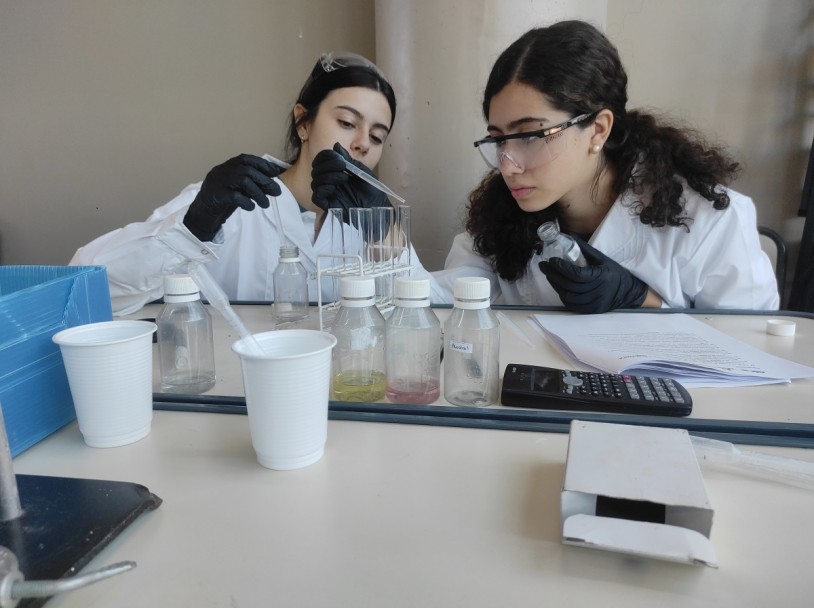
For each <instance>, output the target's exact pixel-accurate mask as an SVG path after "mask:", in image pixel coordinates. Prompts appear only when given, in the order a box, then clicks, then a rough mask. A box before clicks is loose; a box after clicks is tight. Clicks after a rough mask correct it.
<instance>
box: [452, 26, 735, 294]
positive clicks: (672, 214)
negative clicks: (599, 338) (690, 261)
mask: <svg viewBox="0 0 814 608" xmlns="http://www.w3.org/2000/svg"><path fill="white" fill-rule="evenodd" d="M513 82H519V83H522V84H525V85H529V86H531V87H534V88H535V89H537V90H538V91H540V92H541V93H542V94H543V95H545V97H546V99H547V100H548V101H549V103H551V104H552V106H553V107H554V108H556V109H557V110H561V111H563V112H566V113H568V114H570V115H571V116H578V115H580V114H586V113H596V112H598V111H600V110H603V109H608V110H610V111H611V112H612V113H613V118H614V121H613V128H612V130H611V133H610V135H609V137H608V139H607V141H606V142H605V146H604V149H603V150H604V152H603V159H602V161H601V163H600V167H599V172H598V174H597V176H596V180H595V182H594V185H595V186H596V183H597V181H598V179H599V175H600V174H601V173H602V172H603V171H604V170H606V169H607V168H608V166H611V167H612V168H613V170H614V175H615V179H614V182H613V184H612V187H613V191H614V192H615V193H616V194H617V195H619V194H621V193H622V192H624V191H626V190H631V191H632V192H634V193H635V194H636V195H639V198H638V199H637V200H636V202H635V203H634V208H635V209H636V211H637V213H638V214H639V219H640V220H641V222H642V223H643V224H648V225H650V226H654V227H657V226H678V227H683V228H684V229H686V230H689V225H688V218H686V217H685V216H684V199H683V192H684V184H683V182H682V180H684V181H685V182H686V184H687V185H688V186H689V187H690V188H692V189H693V190H695V191H696V192H698V193H699V194H700V195H701V196H703V197H704V198H705V199H707V200H709V201H710V202H711V203H712V205H713V207H714V208H715V209H725V208H726V207H727V206H728V205H729V196H728V195H727V194H726V191H725V190H724V188H723V187H722V186H725V185H728V184H729V183H730V182H731V180H732V179H733V178H734V177H735V175H736V174H737V172H738V171H739V170H740V166H739V165H738V163H737V162H735V161H734V160H733V159H732V158H731V157H730V156H729V155H728V154H727V153H726V152H725V151H724V150H723V149H721V148H719V147H715V146H712V145H710V144H708V143H707V142H706V141H705V140H704V138H703V137H702V136H701V135H700V134H699V133H698V132H696V131H694V130H692V129H686V128H680V127H678V126H674V125H670V124H668V123H667V122H666V121H665V120H663V119H657V118H656V117H655V116H653V115H652V114H648V113H645V112H641V111H631V112H628V111H627V109H626V106H627V74H626V73H625V69H624V67H623V66H622V62H621V60H620V59H619V53H618V52H617V50H616V48H615V47H614V46H613V45H612V44H611V43H610V41H609V40H608V39H607V38H606V37H605V36H604V34H602V33H601V32H600V31H599V30H597V29H596V28H595V27H594V26H592V25H590V24H588V23H585V22H582V21H562V22H559V23H556V24H554V25H551V26H549V27H544V28H536V29H533V30H530V31H529V32H527V33H526V34H524V35H523V36H522V37H520V38H519V39H518V40H517V41H515V42H514V43H513V44H512V45H511V46H509V47H508V48H507V49H506V50H505V51H503V53H502V54H501V55H500V57H498V59H497V61H496V62H495V65H494V67H493V68H492V72H491V74H490V75H489V80H488V81H487V84H486V88H485V90H484V94H483V115H484V117H485V118H486V119H487V121H488V118H489V106H490V103H491V100H492V98H493V97H494V96H495V95H496V94H498V93H499V92H500V91H501V90H503V88H504V87H506V86H507V85H508V84H510V83H513ZM591 122H592V120H591V121H586V122H584V123H581V124H579V125H576V126H575V127H572V128H580V129H584V128H587V127H588V126H589V125H590V124H591ZM634 172H635V173H634ZM645 193H646V194H645ZM467 212H468V213H467V221H466V230H467V232H469V233H470V234H471V235H472V237H473V239H474V245H475V251H476V252H477V253H479V254H481V255H483V256H485V257H487V258H491V259H492V261H493V264H494V267H495V271H496V272H497V273H498V274H499V275H500V276H501V277H502V278H504V279H506V280H516V279H518V278H520V277H521V276H522V275H523V274H524V272H525V271H526V268H527V264H528V260H529V258H530V257H531V255H532V252H533V250H534V247H535V245H536V244H537V235H536V230H537V227H538V226H539V225H540V223H542V222H543V221H545V220H550V219H553V218H555V217H556V216H557V208H556V206H552V207H549V208H547V209H545V210H543V211H538V212H534V213H526V212H524V211H522V210H521V209H520V208H519V207H518V205H517V203H516V202H515V200H514V199H513V198H512V196H511V194H510V192H509V189H508V187H507V186H506V184H505V182H504V181H503V178H502V176H501V175H500V173H498V172H497V171H492V172H491V173H489V174H488V175H487V176H486V177H485V178H484V179H483V181H482V182H481V183H480V185H479V186H478V187H477V188H476V189H475V190H474V191H473V192H472V193H471V194H470V196H469V205H468V207H467Z"/></svg>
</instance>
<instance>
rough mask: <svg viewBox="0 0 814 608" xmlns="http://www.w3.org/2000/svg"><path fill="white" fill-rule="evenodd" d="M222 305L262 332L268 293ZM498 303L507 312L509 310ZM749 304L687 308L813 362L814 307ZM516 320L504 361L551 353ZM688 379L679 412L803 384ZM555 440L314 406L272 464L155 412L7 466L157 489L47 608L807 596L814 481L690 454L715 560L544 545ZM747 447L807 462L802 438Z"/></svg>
mask: <svg viewBox="0 0 814 608" xmlns="http://www.w3.org/2000/svg"><path fill="white" fill-rule="evenodd" d="M238 311H239V313H240V314H241V316H242V317H243V318H244V320H245V321H246V322H247V323H248V324H249V325H250V326H251V328H252V329H253V330H254V331H260V330H263V329H270V328H271V323H272V321H271V317H270V311H269V309H268V307H265V306H249V307H239V310H238ZM151 312H152V314H150V313H151ZM438 312H439V316H445V315H446V313H447V312H448V311H446V310H439V311H438ZM154 313H155V309H153V310H152V311H151V310H150V309H148V310H146V311H142V312H141V314H140V315H135V316H142V317H143V316H154ZM511 314H512V318H513V319H515V321H517V322H518V323H523V322H524V317H525V315H527V314H528V312H521V311H512V313H511ZM765 319H766V318H765V317H761V316H759V315H755V316H737V315H731V316H725V315H710V316H709V318H707V317H706V316H704V317H703V320H704V321H706V322H709V323H711V324H713V325H714V326H715V327H718V328H719V329H721V330H723V331H725V332H727V333H731V334H732V335H735V336H736V337H738V338H740V339H743V340H744V341H746V342H749V343H751V344H753V345H755V346H758V347H760V348H765V349H766V350H768V351H770V352H773V353H775V354H779V355H781V356H787V357H789V358H793V359H794V360H796V361H798V362H800V363H805V364H808V365H812V364H814V320H811V319H808V318H795V320H796V321H797V323H798V327H797V335H796V337H795V338H793V339H776V338H775V337H768V336H766V335H765V333H764V331H763V328H764V326H765ZM528 335H529V337H531V338H532V339H533V340H534V348H529V347H527V346H526V345H525V344H523V342H522V341H521V340H520V339H519V338H517V337H516V336H513V335H512V334H510V333H508V332H504V333H503V334H502V346H501V360H502V363H503V364H505V363H506V362H509V361H511V362H517V363H537V364H547V365H554V366H562V365H563V364H564V363H565V362H564V361H563V360H562V359H561V358H560V357H559V355H558V354H557V353H556V352H555V351H553V350H552V349H551V348H550V347H549V346H548V345H547V344H546V343H545V342H544V340H543V338H542V337H540V336H539V335H536V334H534V333H533V332H531V331H529V333H528ZM233 340H234V335H232V332H231V330H229V329H228V328H225V327H223V326H222V325H221V324H218V327H217V330H216V343H217V344H218V345H219V346H218V361H217V362H216V363H217V365H218V375H219V379H218V384H217V385H216V387H215V388H214V389H213V390H212V391H211V393H213V394H215V395H219V394H226V395H230V394H235V392H236V391H237V392H241V388H242V385H241V382H240V376H239V367H238V364H237V360H236V356H234V355H233V354H232V353H231V351H229V350H228V348H227V345H228V344H229V343H230V342H231V341H233ZM783 340H784V341H783ZM692 394H693V398H694V399H695V411H694V413H693V416H701V417H707V418H725V417H727V416H732V417H734V418H737V419H739V420H753V419H758V420H760V419H762V420H769V421H784V422H785V421H788V422H801V423H812V422H814V413H812V408H814V399H813V398H812V397H814V382H812V381H811V380H803V381H795V382H793V383H791V384H790V385H773V386H764V387H755V388H737V389H699V390H693V391H692ZM441 405H443V404H441ZM449 407H450V408H451V407H452V406H449ZM489 409H496V410H497V409H501V408H500V406H497V407H496V408H489ZM756 417H757V418H756ZM567 443H568V436H567V435H566V434H563V433H542V432H533V431H524V430H516V431H505V430H497V429H489V428H455V427H449V426H433V425H431V424H422V425H412V424H387V423H370V422H356V421H344V420H331V421H330V423H329V428H328V443H327V447H326V452H325V456H324V457H323V458H322V460H320V461H319V462H317V463H316V464H314V465H312V466H310V467H308V468H305V469H301V470H295V471H272V470H269V469H265V468H263V467H261V466H260V465H259V464H257V462H256V460H255V457H254V453H253V451H252V447H251V440H250V437H249V428H248V418H247V417H246V416H243V415H227V414H214V413H192V412H181V411H156V412H155V416H154V419H153V427H152V433H151V434H150V435H149V436H148V437H146V438H145V439H143V440H141V441H139V442H137V443H134V444H131V445H129V446H124V447H119V448H113V449H106V450H100V449H93V448H89V447H86V446H85V445H84V444H83V442H82V439H81V436H80V434H79V431H78V429H77V427H76V425H75V424H72V425H69V426H68V427H66V428H64V429H62V430H61V431H59V432H58V433H56V434H55V435H53V436H52V437H50V438H48V439H46V440H45V441H43V442H41V443H40V444H38V445H36V446H34V447H33V448H31V449H30V450H28V451H26V452H24V453H23V454H21V455H20V456H18V457H17V458H15V460H14V467H15V471H16V472H17V473H18V474H19V473H26V474H34V475H53V476H64V477H81V478H90V479H109V480H121V481H129V482H136V483H139V484H143V485H144V486H146V487H148V488H149V490H150V491H152V492H153V493H155V494H156V495H158V496H159V497H161V498H162V499H163V504H161V505H160V507H159V508H158V509H157V510H155V511H151V512H147V513H145V514H143V515H142V516H140V517H139V518H138V519H137V520H136V521H135V523H133V524H132V525H131V526H130V527H129V528H127V529H126V530H125V531H124V532H123V533H122V534H121V535H120V536H119V537H118V538H116V539H115V540H114V541H113V542H112V543H111V544H110V545H109V546H108V547H107V548H106V549H104V550H103V551H102V552H101V553H100V554H99V556H97V557H96V558H95V559H94V560H93V561H92V562H91V565H90V566H89V568H93V567H101V566H104V565H106V564H110V563H112V562H116V561H120V560H135V561H136V562H137V563H138V567H137V568H136V569H135V570H133V571H131V572H129V573H126V574H123V575H120V576H119V577H117V578H114V579H111V580H109V581H104V582H101V583H98V584H96V585H93V586H91V587H88V588H85V589H82V590H77V591H74V592H72V593H70V594H68V595H65V596H62V597H56V598H54V599H52V600H50V601H49V604H48V606H49V607H50V606H52V607H53V608H59V607H61V606H82V607H85V608H91V607H94V606H105V607H109V608H115V607H120V606H121V607H124V606H148V605H155V606H222V607H228V608H233V607H238V606H239V607H249V606H297V607H300V606H308V607H311V606H353V607H354V608H364V607H368V606H370V607H373V606H375V607H377V608H378V607H381V606H387V607H389V608H399V607H405V608H407V607H409V608H415V607H417V606H443V607H445V608H448V607H453V606H462V607H466V608H476V607H480V606H489V607H493V606H506V607H509V606H530V605H565V606H591V605H609V606H625V607H626V608H635V607H638V606H642V607H644V606H647V607H650V606H660V607H662V608H667V607H671V606H676V607H679V606H680V607H682V608H684V607H693V606H772V605H776V606H784V607H796V606H801V607H802V606H811V605H812V601H814V600H813V599H812V598H814V577H812V574H811V567H812V566H811V565H812V564H814V492H812V491H808V490H804V489H799V488H795V487H790V486H785V485H781V484H779V483H774V482H768V481H761V480H756V479H752V478H748V477H742V476H739V475H736V474H731V473H723V472H717V471H709V470H704V477H705V480H706V484H707V489H708V492H709V496H710V500H711V503H712V506H713V507H714V509H715V521H714V524H713V529H712V541H713V544H714V546H715V549H716V552H717V556H718V563H719V566H720V568H719V569H710V568H704V567H694V566H686V565H678V564H672V563H666V562H659V561H654V560H645V559H636V558H632V557H629V556H624V555H620V554H614V553H606V552H600V551H593V550H590V549H585V548H577V547H571V546H566V545H563V544H561V543H560V533H561V530H560V514H559V496H560V489H561V487H562V480H563V475H564V470H565V456H566V449H567ZM754 449H755V450H760V451H765V452H767V453H773V454H782V455H787V456H793V457H796V458H801V459H806V460H812V461H814V451H811V450H805V449H790V448H777V447H756V448H754ZM610 466H612V465H610Z"/></svg>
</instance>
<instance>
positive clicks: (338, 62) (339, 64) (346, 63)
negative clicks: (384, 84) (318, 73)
mask: <svg viewBox="0 0 814 608" xmlns="http://www.w3.org/2000/svg"><path fill="white" fill-rule="evenodd" d="M319 65H320V66H321V67H322V71H323V72H325V73H328V72H333V71H335V70H341V69H342V68H350V67H357V68H367V69H368V70H371V71H373V72H376V74H378V75H379V76H380V77H381V78H382V79H384V80H387V78H386V77H385V75H384V74H383V73H382V71H381V70H380V69H379V67H378V66H377V65H376V64H375V63H373V62H372V61H370V59H367V58H366V57H362V56H361V55H357V54H356V53H351V52H349V51H331V52H330V53H322V55H320V56H319Z"/></svg>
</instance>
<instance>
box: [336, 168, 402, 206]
mask: <svg viewBox="0 0 814 608" xmlns="http://www.w3.org/2000/svg"><path fill="white" fill-rule="evenodd" d="M342 160H343V161H345V171H347V172H348V173H351V174H352V175H355V176H356V177H358V178H359V179H361V180H362V181H365V182H367V183H368V184H370V185H371V186H373V187H374V188H376V189H377V190H379V191H380V192H384V193H385V194H387V195H388V196H392V197H393V198H394V199H396V200H397V201H398V202H400V203H404V202H406V201H405V200H404V199H403V198H402V197H400V196H399V195H398V194H396V193H395V192H393V191H392V190H391V189H390V188H388V187H387V186H385V185H384V184H383V183H381V182H380V181H379V180H377V179H376V178H375V177H373V176H372V175H369V174H368V173H365V172H364V171H362V170H361V169H360V168H359V167H357V166H356V165H354V164H353V163H351V162H348V161H347V160H346V159H344V158H343V159H342Z"/></svg>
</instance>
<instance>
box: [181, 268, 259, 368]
mask: <svg viewBox="0 0 814 608" xmlns="http://www.w3.org/2000/svg"><path fill="white" fill-rule="evenodd" d="M187 274H189V276H191V277H192V279H193V280H194V281H195V283H196V284H197V285H198V287H199V288H200V289H201V292H203V294H204V296H206V299H207V300H208V301H209V304H210V305H211V306H212V307H213V308H215V309H217V310H218V311H219V312H220V314H222V315H223V318H224V319H226V322H227V323H228V324H229V326H230V327H231V328H232V329H234V330H235V331H236V332H237V335H238V336H240V337H241V338H243V339H245V340H246V344H247V345H248V347H249V349H250V350H251V351H252V354H255V355H262V354H264V353H263V347H262V346H260V343H259V342H258V341H257V338H255V337H254V336H253V335H252V333H251V332H250V331H249V329H248V328H247V327H246V326H245V325H244V324H243V321H241V320H240V317H238V316H237V313H236V312H235V311H234V310H233V309H232V306H231V304H229V298H227V297H226V294H225V293H224V292H223V290H222V289H221V288H220V285H218V283H217V281H215V279H214V277H213V276H212V275H211V274H209V271H208V270H207V269H206V266H204V265H203V264H201V263H199V262H190V263H189V264H188V265H187Z"/></svg>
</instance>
